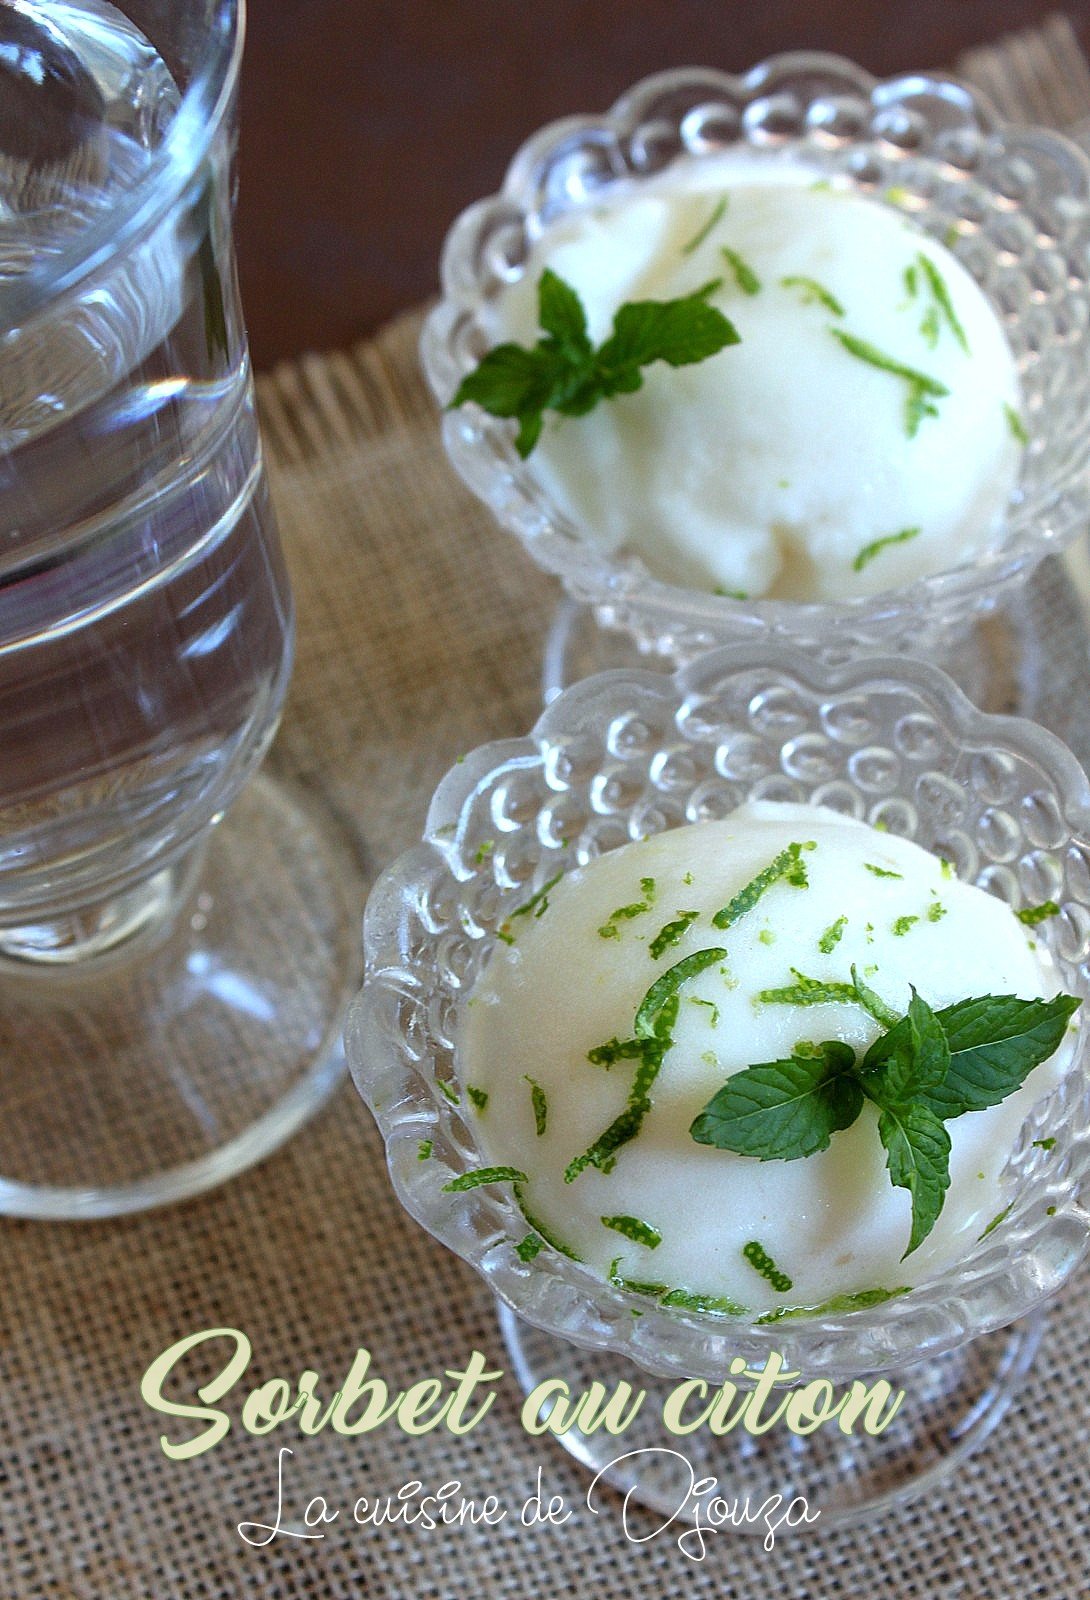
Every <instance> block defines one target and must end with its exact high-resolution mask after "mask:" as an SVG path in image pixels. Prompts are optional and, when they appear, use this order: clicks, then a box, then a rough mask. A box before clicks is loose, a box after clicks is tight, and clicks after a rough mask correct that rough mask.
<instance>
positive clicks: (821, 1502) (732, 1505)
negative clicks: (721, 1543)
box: [498, 1302, 1046, 1539]
mask: <svg viewBox="0 0 1090 1600" xmlns="http://www.w3.org/2000/svg"><path fill="white" fill-rule="evenodd" d="M498 1312H499V1322H500V1329H501V1331H502V1333H503V1338H504V1343H505V1344H506V1346H507V1351H508V1355H509V1357H510V1361H511V1370H512V1372H513V1373H514V1375H515V1377H516V1378H517V1379H518V1381H519V1383H520V1385H521V1386H522V1390H523V1393H524V1394H530V1393H531V1392H532V1390H533V1389H534V1388H536V1386H537V1385H538V1384H540V1383H542V1382H544V1381H545V1380H546V1379H556V1378H561V1379H563V1380H564V1382H565V1383H566V1384H567V1385H568V1390H569V1393H570V1394H571V1396H572V1397H573V1398H574V1397H576V1396H578V1395H580V1394H582V1393H583V1392H584V1391H585V1390H587V1389H589V1387H590V1385H591V1383H593V1382H595V1381H597V1382H598V1383H600V1384H603V1385H604V1386H605V1391H606V1394H607V1395H609V1394H612V1393H613V1390H614V1385H616V1384H618V1383H620V1382H621V1381H622V1380H623V1381H626V1382H627V1383H629V1384H630V1385H631V1386H632V1388H633V1389H634V1390H635V1391H638V1390H640V1389H644V1390H646V1391H647V1393H646V1399H645V1400H644V1402H643V1403H642V1405H641V1407H640V1409H639V1411H638V1412H637V1414H636V1416H635V1419H634V1420H633V1421H632V1423H631V1424H630V1426H628V1427H626V1428H625V1429H624V1431H623V1432H622V1433H620V1434H619V1435H612V1434H610V1433H608V1432H604V1431H595V1432H592V1433H584V1432H583V1431H582V1430H581V1429H579V1428H577V1427H576V1428H571V1429H569V1430H568V1431H567V1432H565V1433H562V1434H559V1435H550V1434H546V1435H545V1437H556V1438H557V1442H558V1443H559V1444H561V1445H562V1446H563V1447H564V1448H565V1449H566V1450H567V1451H568V1452H569V1453H570V1454H571V1455H573V1456H574V1457H575V1458H576V1460H577V1461H579V1462H581V1463H582V1465H583V1466H584V1467H586V1468H587V1469H588V1471H589V1472H591V1473H592V1474H593V1475H594V1477H595V1479H596V1480H598V1481H597V1482H595V1483H594V1484H593V1485H592V1487H591V1489H590V1490H589V1491H588V1502H589V1503H590V1505H591V1507H592V1509H593V1508H594V1506H595V1503H596V1502H597V1503H598V1504H599V1505H600V1503H601V1499H602V1486H603V1485H605V1484H608V1485H609V1487H610V1488H612V1489H614V1490H616V1491H617V1492H618V1493H620V1494H621V1495H623V1496H625V1513H624V1514H625V1516H626V1518H627V1516H628V1505H629V1502H630V1501H631V1502H632V1503H635V1504H636V1505H639V1506H643V1507H645V1508H647V1509H648V1510H650V1511H652V1512H655V1513H657V1514H658V1515H659V1516H661V1517H662V1518H663V1519H664V1521H663V1524H662V1525H663V1527H665V1526H666V1521H665V1519H668V1518H670V1519H672V1523H671V1525H672V1526H675V1527H676V1525H677V1524H689V1525H691V1526H692V1527H694V1528H703V1529H704V1530H706V1533H707V1535H708V1536H709V1537H713V1536H714V1534H715V1532H716V1531H717V1530H716V1518H717V1517H718V1518H719V1519H720V1527H721V1530H722V1531H725V1532H731V1533H742V1532H747V1533H750V1534H756V1535H759V1536H761V1537H762V1538H767V1536H768V1534H769V1528H768V1520H769V1519H772V1520H773V1521H776V1520H778V1519H780V1518H783V1517H785V1515H786V1514H787V1512H788V1508H789V1507H790V1506H791V1505H792V1503H793V1502H794V1503H795V1506H796V1509H795V1511H794V1512H793V1514H792V1517H791V1519H790V1520H789V1521H787V1522H785V1523H783V1524H782V1527H781V1533H787V1532H789V1530H790V1531H793V1530H794V1528H795V1527H796V1526H797V1527H802V1528H805V1527H808V1526H812V1527H818V1528H821V1527H829V1526H831V1525H834V1524H837V1523H849V1522H856V1521H859V1520H861V1519H862V1518H864V1517H866V1516H868V1515H870V1514H873V1513H876V1512H878V1511H880V1510H882V1509H884V1508H885V1507H888V1506H891V1505H894V1504H898V1503H902V1502H904V1501H906V1500H910V1499H914V1498H915V1497H916V1496H917V1495H919V1494H922V1493H923V1492H924V1491H925V1490H927V1489H929V1488H930V1487H931V1486H932V1485H933V1484H934V1483H936V1482H937V1481H938V1480H939V1479H940V1478H943V1477H945V1475H946V1474H947V1473H949V1472H951V1471H952V1470H953V1469H954V1468H955V1467H956V1466H958V1464H959V1463H960V1462H962V1461H964V1460H965V1459H966V1458H967V1457H968V1456H970V1455H971V1454H972V1452H973V1451H974V1450H976V1449H977V1448H978V1447H979V1446H980V1445H981V1444H982V1443H983V1442H984V1440H985V1439H987V1437H988V1435H989V1434H990V1433H991V1432H992V1430H993V1429H994V1428H995V1427H996V1425H997V1424H998V1423H999V1422H1000V1420H1001V1419H1002V1417H1003V1415H1004V1413H1005V1412H1006V1410H1007V1407H1008V1406H1009V1405H1010V1403H1011V1400H1012V1399H1013V1398H1014V1395H1015V1393H1016V1392H1017V1390H1018V1388H1019V1386H1020V1385H1021V1383H1022V1380H1023V1378H1024V1377H1025V1374H1026V1372H1027V1371H1028V1369H1029V1367H1030V1365H1031V1363H1032V1361H1033V1358H1034V1356H1035V1355H1036V1352H1037V1347H1038V1345H1039V1344H1040V1342H1041V1335H1042V1333H1043V1331H1044V1325H1045V1316H1046V1314H1045V1312H1044V1311H1041V1310H1038V1311H1035V1312H1033V1313H1032V1314H1031V1315H1030V1316H1027V1317H1024V1318H1023V1319H1022V1320H1021V1321H1020V1322H1016V1323H1013V1324H1012V1325H1011V1326H1010V1327H1008V1328H1001V1329H999V1330H998V1331H997V1332H995V1333H991V1334H987V1335H985V1336H983V1337H982V1338H979V1339H974V1340H973V1341H972V1342H971V1343H969V1344H967V1345H963V1346H961V1347H960V1348H959V1349H957V1350H953V1351H949V1352H947V1353H946V1354H944V1355H941V1356H938V1357H934V1358H929V1359H927V1360H925V1361H922V1362H919V1363H917V1364H916V1365H914V1366H910V1367H904V1368H901V1369H898V1370H894V1371H890V1372H885V1373H882V1374H881V1376H882V1377H883V1378H885V1379H886V1380H887V1381H888V1382H889V1383H890V1384H891V1385H892V1387H893V1390H894V1391H896V1390H897V1389H904V1391H905V1398H904V1402H903V1404H902V1405H901V1406H900V1409H899V1410H898V1411H897V1413H896V1415H895V1416H894V1418H893V1420H892V1422H891V1423H890V1424H889V1426H888V1427H887V1428H886V1429H885V1430H884V1431H883V1432H882V1433H881V1434H879V1435H878V1436H877V1437H871V1436H869V1435H867V1434H866V1433H865V1432H863V1431H862V1429H861V1428H860V1427H857V1428H856V1430H855V1431H854V1432H852V1433H851V1434H845V1433H843V1432H842V1431H841V1430H840V1429H839V1428H838V1427H837V1425H836V1423H835V1422H833V1421H830V1422H827V1423H826V1424H825V1425H824V1426H823V1427H821V1428H818V1429H817V1431H816V1432H813V1433H811V1434H809V1435H807V1436H805V1437H800V1436H798V1435H796V1434H794V1433H792V1432H791V1431H790V1430H789V1429H788V1428H787V1427H786V1425H785V1424H782V1423H781V1424H777V1425H775V1426H773V1427H772V1428H771V1429H770V1430H769V1431H768V1432H767V1433H763V1434H758V1435H756V1436H755V1435H753V1434H750V1433H748V1432H745V1431H743V1430H742V1429H741V1427H736V1428H734V1429H733V1430H732V1431H730V1432H727V1433H725V1434H723V1435H721V1436H717V1435H715V1434H713V1433H711V1432H709V1431H708V1429H706V1428H703V1427H701V1428H699V1429H697V1430H696V1431H695V1432H693V1433H690V1434H686V1435H684V1436H678V1435H675V1434H673V1433H671V1432H669V1431H668V1429H667V1428H666V1427H665V1425H664V1423H663V1416H662V1407H663V1402H664V1401H665V1400H666V1398H667V1397H668V1395H669V1394H670V1393H671V1391H672V1390H674V1389H675V1388H676V1387H677V1384H678V1382H679V1381H680V1380H678V1379H676V1378H656V1377H653V1376H651V1374H649V1373H646V1372H644V1371H642V1370H641V1369H640V1368H638V1367H636V1366H634V1365H633V1364H632V1362H630V1361H628V1360H626V1359H625V1358H624V1357H623V1356H618V1355H614V1354H613V1353H612V1352H610V1351H608V1350H583V1349H580V1348H578V1347H577V1346H576V1345H573V1344H571V1343H570V1342H569V1341H568V1340H566V1339H560V1338H557V1337H556V1336H555V1335H553V1334H550V1333H545V1332H543V1331H542V1330H541V1329H540V1328H536V1327H534V1326H532V1325H531V1324H530V1323H528V1322H524V1321H523V1320H522V1319H521V1318H520V1317H518V1316H517V1315H516V1314H515V1312H513V1311H512V1310H511V1309H510V1307H508V1306H507V1305H505V1304H503V1303H502V1302H501V1303H500V1304H499V1308H498ZM804 1376H805V1374H804ZM861 1376H862V1375H861ZM865 1381H866V1382H867V1383H868V1384H869V1383H870V1382H872V1381H873V1379H870V1378H868V1379H865ZM713 1391H714V1385H710V1384H709V1385H708V1396H709V1398H710V1396H711V1394H712V1393H713ZM780 1392H781V1393H782V1392H783V1391H780ZM837 1392H838V1393H839V1392H840V1389H839V1387H838V1390H837ZM690 1409H694V1414H695V1408H690ZM775 1496H779V1497H780V1499H779V1500H778V1501H776V1502H775V1504H774V1505H773V1506H771V1508H770V1509H769V1511H768V1513H767V1516H766V1515H764V1514H762V1508H763V1507H766V1506H768V1505H769V1503H770V1501H771V1500H772V1498H773V1497H775ZM747 1502H748V1509H743V1508H745V1507H747ZM801 1502H805V1509H806V1513H807V1515H806V1517H805V1518H804V1516H803V1509H802V1505H801ZM815 1513H817V1515H816V1516H815ZM641 1532H644V1533H645V1532H646V1530H644V1529H641ZM648 1536H650V1535H648ZM673 1537H674V1538H675V1539H676V1538H677V1533H676V1531H675V1533H674V1535H673ZM693 1538H694V1539H695V1538H696V1534H695V1533H694V1535H693Z"/></svg>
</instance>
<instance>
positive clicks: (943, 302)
mask: <svg viewBox="0 0 1090 1600" xmlns="http://www.w3.org/2000/svg"><path fill="white" fill-rule="evenodd" d="M917 260H918V261H919V263H920V266H921V267H922V268H923V274H924V277H925V278H926V279H927V283H928V287H929V288H930V290H931V293H932V294H933V295H934V297H935V303H936V305H937V306H938V308H939V311H940V312H941V313H942V315H943V316H944V317H945V318H946V321H947V323H948V324H949V327H950V331H951V333H952V334H953V335H954V338H955V339H956V340H957V342H958V344H959V345H960V346H961V348H962V349H963V350H964V351H965V354H966V355H968V354H969V341H968V339H967V338H966V337H965V329H964V328H963V327H962V325H961V322H960V320H959V319H958V314H957V312H956V311H955V310H954V303H953V301H952V300H951V299H950V291H949V289H948V288H947V287H946V279H945V278H944V277H943V275H942V273H941V272H940V271H939V269H938V267H937V266H936V265H935V263H934V262H933V261H932V260H931V258H930V256H926V255H924V253H923V251H922V250H921V251H920V252H919V254H918V256H917Z"/></svg>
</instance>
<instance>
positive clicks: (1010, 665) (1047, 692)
mask: <svg viewBox="0 0 1090 1600" xmlns="http://www.w3.org/2000/svg"><path fill="white" fill-rule="evenodd" d="M725 642H726V641H725ZM928 658H929V659H932V660H933V662H934V665H936V666H938V667H941V668H942V670H943V671H944V672H947V673H949V675H950V677H952V678H953V680H954V682H955V683H956V684H957V685H958V686H959V688H961V689H962V690H963V691H964V692H965V693H966V694H967V695H968V696H969V699H970V700H972V702H973V703H974V705H976V706H977V707H979V709H980V710H981V711H989V712H996V713H999V714H1002V715H1006V716H1023V717H1031V718H1032V719H1033V720H1034V721H1035V722H1040V723H1042V724H1043V726H1045V727H1046V728H1049V729H1051V731H1052V732H1053V733H1055V734H1057V735H1058V736H1059V737H1060V738H1061V739H1063V740H1064V742H1065V743H1066V744H1068V745H1069V746H1070V747H1071V749H1072V750H1074V752H1075V754H1076V755H1077V756H1078V757H1079V759H1080V760H1081V761H1082V762H1083V763H1084V765H1085V764H1086V763H1087V762H1088V761H1090V699H1088V697H1087V695H1086V683H1087V672H1088V668H1090V549H1088V544H1087V541H1086V539H1081V540H1079V541H1077V542H1076V544H1074V545H1073V546H1072V547H1071V549H1070V550H1069V551H1068V552H1067V553H1066V555H1065V556H1063V557H1058V556H1050V557H1049V558H1047V559H1046V560H1045V561H1042V562H1041V563H1040V565H1039V566H1038V567H1037V569H1036V570H1035V572H1034V573H1033V575H1032V577H1030V578H1029V580H1028V581H1027V582H1026V583H1025V584H1023V585H1022V586H1021V587H1019V588H1017V589H1015V590H1012V591H1011V592H1010V593H1009V594H1008V596H1007V598H1006V600H1005V602H1004V604H1003V605H1002V606H1000V607H998V608H997V609H996V610H995V611H993V612H992V613H991V614H990V615H988V616H986V617H985V618H984V619H983V620H982V621H980V622H977V623H976V624H975V625H972V626H969V627H967V628H965V629H964V630H963V631H961V632H957V631H956V630H955V631H954V632H952V633H951V634H950V636H949V639H948V642H947V644H946V646H945V648H943V649H941V650H939V651H938V653H932V652H929V655H928ZM680 664H682V663H681V662H680V661H679V660H678V659H677V658H675V657H674V656H672V655H668V654H667V655H659V654H655V653H652V652H649V651H641V649H640V647H639V645H638V644H637V642H636V640H635V639H634V638H632V637H631V636H630V635H629V634H627V633H622V632H620V631H619V630H617V629H615V628H608V627H603V626H602V625H601V624H600V623H599V621H598V618H597V615H596V613H595V611H594V609H593V607H591V606H587V605H582V604H580V603H579V602H578V601H576V600H572V599H570V598H565V599H563V600H561V602H560V603H559V605H558V606H557V609H556V612H555V614H554V617H553V621H552V625H551V627H550V629H549V633H548V635H547V638H546V642H545V650H544V656H543V662H542V698H543V700H544V702H545V704H546V705H550V704H551V703H552V701H553V700H555V699H556V697H557V695H558V694H560V693H561V692H562V691H563V690H564V689H566V688H568V687H569V686H570V685H571V684H573V683H577V682H579V681H580V680H581V679H583V678H587V677H589V676H590V675H591V674H592V673H595V672H606V671H610V670H612V669H615V668H621V669H625V670H628V671H631V670H632V669H633V668H634V667H638V668H642V669H643V670H644V671H652V672H653V671H660V672H663V673H671V672H673V671H675V670H676V668H677V667H678V666H679V665H680Z"/></svg>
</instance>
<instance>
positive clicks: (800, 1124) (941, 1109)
mask: <svg viewBox="0 0 1090 1600" xmlns="http://www.w3.org/2000/svg"><path fill="white" fill-rule="evenodd" d="M852 978H853V985H854V986H855V988H856V991H857V997H858V998H859V999H860V1001H861V1002H862V1003H865V1000H864V995H865V997H866V1000H877V999H878V997H877V996H873V995H872V993H871V991H869V990H867V989H866V986H865V985H863V984H862V983H861V981H860V980H859V978H858V976H857V975H856V974H855V973H854V972H853V974H852ZM1080 1004H1081V1002H1080V1001H1079V1000H1077V999H1076V998H1075V997H1074V996H1072V995H1066V994H1060V995H1056V996H1055V997H1054V998H1053V999H1051V1000H1020V999H1019V998H1018V997H1017V996H1016V995H982V996H977V997H973V998H969V999H966V1000H961V1001H958V1002H957V1003H956V1004H955V1005H951V1006H945V1007H943V1008H942V1009H941V1010H940V1011H933V1010H932V1009H931V1007H930V1006H929V1005H928V1004H927V1002H926V1001H925V1000H924V999H923V998H922V997H921V996H920V995H918V994H917V993H916V991H915V990H913V991H912V1000H911V1003H910V1004H909V1008H908V1011H907V1013H906V1014H905V1015H904V1016H903V1017H896V1018H895V1017H894V1015H893V1013H892V1012H891V1011H890V1009H889V1008H888V1007H887V1006H886V1005H885V1002H879V1004H878V1005H877V1006H876V1007H873V1008H871V1007H868V1009H872V1014H873V1011H874V1010H878V1012H879V1015H880V1017H881V1016H884V1017H886V1018H887V1019H890V1020H892V1026H889V1027H887V1028H886V1031H885V1032H884V1033H882V1034H880V1035H879V1036H878V1038H877V1039H876V1040H875V1041H874V1043H873V1044H872V1045H871V1046H870V1048H869V1049H868V1050H867V1051H866V1053H865V1054H864V1056H863V1057H862V1059H859V1058H858V1057H857V1056H856V1053H855V1051H854V1050H853V1049H852V1048H851V1047H850V1046H849V1045H846V1044H844V1043H843V1042H841V1041H840V1040H837V1039H832V1040H827V1041H826V1042H825V1043H823V1044H817V1045H802V1044H799V1045H796V1046H795V1049H794V1050H793V1051H792V1054H791V1056H790V1058H789V1059H788V1060H787V1061H772V1062H760V1063H758V1064H757V1065H755V1066H752V1067H746V1068H744V1069H743V1070H742V1071H741V1072H736V1073H735V1074H734V1075H733V1076H732V1077H731V1078H729V1079H728V1080H727V1082H726V1083H725V1084H724V1085H723V1087H722V1088H721V1089H719V1090H718V1091H717V1093H716V1094H715V1095H713V1097H712V1098H711V1100H709V1102H708V1104H707V1105H706V1106H705V1107H704V1109H703V1111H701V1112H700V1114H699V1115H698V1116H697V1117H696V1118H694V1120H693V1123H692V1125H691V1127H690V1130H689V1131H690V1133H691V1135H692V1137H693V1139H694V1140H695V1141H696V1142H697V1143H698V1144H707V1145H714V1146H715V1147H716V1148H717V1149H720V1150H731V1151H734V1152H735V1153H736V1154H738V1155H748V1156H755V1157H756V1158H757V1159H758V1160H760V1161H773V1160H780V1161H795V1160H798V1159H800V1158H802V1157H805V1156H809V1155H814V1154H815V1153H816V1152H817V1151H819V1150H824V1149H826V1148H827V1146H828V1144H829V1142H830V1140H831V1138H832V1136H833V1134H834V1133H837V1132H839V1131H840V1130H841V1129H842V1128H848V1127H851V1125H852V1124H853V1123H854V1122H855V1120H856V1118H857V1117H858V1116H859V1113H860V1112H861V1111H862V1109H863V1101H864V1099H867V1100H869V1101H871V1103H872V1104H873V1105H874V1106H875V1107H876V1109H877V1111H878V1136H879V1138H880V1139H881V1141H882V1145H883V1148H884V1149H885V1152H886V1165H887V1168H888V1170H889V1176H890V1182H891V1183H892V1184H893V1185H894V1186H895V1187H896V1188H902V1189H907V1190H908V1191H909V1194H910V1195H911V1197H912V1227H911V1233H910V1236H909V1241H908V1248H907V1249H906V1250H905V1255H906V1256H908V1255H911V1253H912V1252H913V1251H914V1250H915V1249H917V1247H918V1246H919V1245H920V1244H921V1243H922V1242H923V1240H924V1239H926V1238H927V1235H928V1234H929V1233H930V1232H931V1230H932V1228H933V1227H934V1225H935V1222H936V1220H937V1218H938V1216H939V1213H940V1212H941V1210H942V1207H943V1202H944V1200H945V1197H946V1191H947V1189H948V1188H949V1185H950V1136H949V1134H948V1133H947V1131H946V1126H945V1124H946V1123H947V1122H949V1121H950V1120H951V1119H952V1118H954V1117H959V1116H963V1115H964V1114H965V1113H966V1112H968V1111H983V1110H985V1109H986V1108H987V1107H988V1106H993V1105H998V1104H1000V1102H1001V1101H1003V1100H1005V1099H1006V1098H1007V1096H1008V1095H1011V1094H1013V1093H1014V1092H1015V1090H1017V1089H1019V1088H1021V1086H1022V1084H1023V1083H1024V1082H1025V1080H1026V1078H1027V1077H1028V1076H1029V1074H1030V1072H1031V1071H1032V1070H1033V1068H1034V1067H1036V1066H1038V1065H1039V1064H1040V1063H1041V1062H1042V1061H1046V1060H1047V1059H1048V1058H1049V1056H1051V1055H1052V1054H1053V1053H1054V1052H1055V1050H1056V1049H1057V1047H1058V1046H1059V1043H1060V1041H1061V1039H1062V1038H1063V1035H1064V1031H1065V1029H1066V1027H1067V1023H1068V1020H1069V1018H1070V1017H1071V1015H1072V1013H1073V1012H1075V1011H1076V1010H1077V1009H1078V1007H1079V1005H1080Z"/></svg>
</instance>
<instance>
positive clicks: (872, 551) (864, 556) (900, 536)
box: [852, 528, 920, 572]
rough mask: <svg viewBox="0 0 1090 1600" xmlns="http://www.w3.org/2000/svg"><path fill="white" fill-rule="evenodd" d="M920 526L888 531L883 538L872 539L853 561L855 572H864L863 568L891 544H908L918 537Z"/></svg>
mask: <svg viewBox="0 0 1090 1600" xmlns="http://www.w3.org/2000/svg"><path fill="white" fill-rule="evenodd" d="M919 536H920V530H919V528H902V529H901V531H900V533H887V534H885V535H884V536H883V537H882V538H881V539H872V540H871V542H870V544H865V545H864V546H863V548H862V550H860V552H859V554H858V555H857V556H856V558H855V560H854V561H853V562H852V571H853V572H862V570H863V568H864V567H865V566H866V565H867V564H868V562H871V561H873V560H874V558H875V556H879V555H881V553H882V551H883V550H888V549H889V548H890V546H891V545H895V544H907V543H908V541H909V540H910V539H918V538H919Z"/></svg>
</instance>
